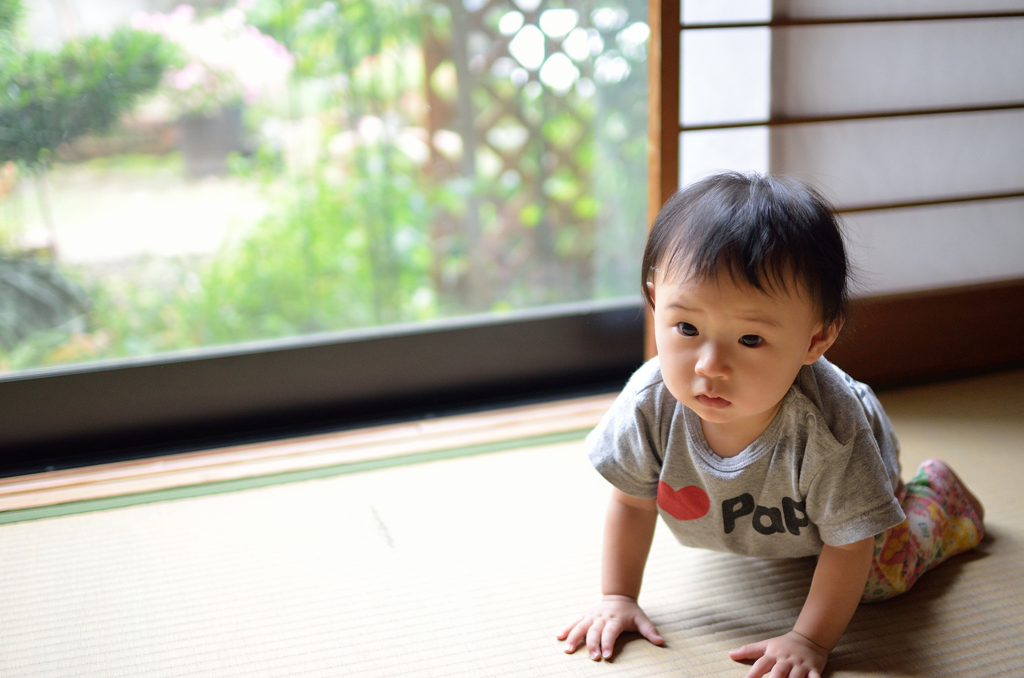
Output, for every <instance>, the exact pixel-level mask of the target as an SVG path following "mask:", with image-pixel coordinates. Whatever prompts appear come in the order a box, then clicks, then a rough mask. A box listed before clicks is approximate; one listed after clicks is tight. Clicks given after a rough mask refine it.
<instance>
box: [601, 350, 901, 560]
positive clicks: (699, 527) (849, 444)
mask: <svg viewBox="0 0 1024 678" xmlns="http://www.w3.org/2000/svg"><path fill="white" fill-rule="evenodd" d="M586 445H587V451H588V454H589V456H590V460H591V462H592V463H593V464H594V466H595V468H597V470H598V471H599V472H600V473H601V474H602V475H603V476H604V477H605V478H606V479H607V480H608V481H609V482H611V483H612V484H613V485H614V486H615V487H617V488H618V489H620V490H622V491H623V492H625V493H626V494H629V495H633V496H635V497H643V498H654V497H657V498H658V511H659V513H660V514H661V517H662V518H663V519H664V521H665V523H666V524H667V525H668V526H669V528H670V529H671V530H672V532H673V534H675V536H676V538H677V539H678V540H679V541H680V542H681V543H682V544H684V545H686V546H694V547H699V548H707V549H714V550H718V551H729V552H732V553H739V554H742V555H749V556H758V557H762V558H795V557H802V556H809V555H815V554H817V553H820V552H821V548H822V544H823V543H825V544H832V545H836V546H838V545H842V544H850V543H853V542H855V541H859V540H861V539H865V538H867V537H870V536H872V535H875V534H877V533H879V532H884V531H885V530H887V529H889V528H890V527H893V526H894V525H897V524H899V523H900V522H902V521H903V519H904V514H903V509H902V508H901V507H900V502H899V500H898V499H897V498H896V492H897V488H898V487H899V485H900V482H901V481H900V468H899V443H898V442H897V440H896V436H895V434H894V433H893V430H892V425H891V424H890V423H889V419H888V417H887V416H886V415H885V412H884V411H883V410H882V405H881V403H879V402H878V398H877V397H876V396H875V394H874V393H873V392H872V391H871V389H870V388H869V387H868V386H866V385H865V384H862V383H860V382H858V381H855V380H853V379H852V378H850V377H849V376H848V375H847V374H846V373H844V372H843V371H842V370H840V369H839V368H838V367H835V366H834V365H832V364H831V363H830V362H828V361H827V360H825V359H824V358H821V359H820V360H818V361H817V362H815V363H814V364H813V365H808V366H804V367H803V368H801V370H800V373H799V374H798V375H797V378H796V381H795V382H794V384H793V386H792V387H791V388H790V389H789V392H788V393H787V394H786V396H785V398H784V399H783V401H782V407H780V408H779V412H778V414H777V415H776V416H775V419H774V420H773V421H772V423H771V424H770V425H769V426H768V428H767V429H766V430H765V431H764V433H762V434H761V435H760V437H758V439H757V440H755V441H754V442H753V443H751V444H750V446H749V447H747V448H746V449H745V450H743V451H742V452H740V453H739V454H738V455H736V456H734V457H727V458H726V457H719V456H718V455H717V454H715V453H714V452H712V451H711V449H710V448H709V447H708V444H707V441H706V440H705V439H704V432H703V430H702V428H701V423H700V418H699V417H698V416H697V415H696V414H695V413H694V412H693V410H691V409H689V408H687V407H685V406H683V405H682V404H680V403H679V402H678V401H677V400H676V399H675V398H674V397H673V396H672V394H671V393H669V391H668V389H667V388H666V387H665V383H664V382H663V381H662V378H661V366H660V364H659V362H658V359H657V358H654V359H652V360H650V361H648V362H647V363H646V364H644V365H643V366H642V367H641V368H640V369H639V370H637V371H636V373H634V374H633V376H632V377H631V378H630V380H629V382H628V383H627V384H626V387H625V388H624V389H623V390H622V393H620V394H619V396H618V398H616V400H615V402H614V404H613V405H612V407H611V409H610V410H609V411H608V413H607V414H606V415H605V416H604V418H603V419H602V420H601V423H600V424H599V425H598V426H597V428H595V429H594V430H593V431H592V432H591V433H590V435H589V436H587V440H586Z"/></svg>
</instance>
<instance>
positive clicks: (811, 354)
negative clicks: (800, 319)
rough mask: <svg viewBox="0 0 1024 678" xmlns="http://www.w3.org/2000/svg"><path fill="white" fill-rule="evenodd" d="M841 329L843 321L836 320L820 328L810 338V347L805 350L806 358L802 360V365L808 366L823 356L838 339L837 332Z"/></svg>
mask: <svg viewBox="0 0 1024 678" xmlns="http://www.w3.org/2000/svg"><path fill="white" fill-rule="evenodd" d="M841 329H843V321H842V320H836V321H835V322H834V323H831V324H829V325H825V326H824V327H822V328H820V329H819V330H818V331H817V332H816V333H815V334H814V335H813V336H812V337H811V345H810V347H809V348H808V349H807V356H806V357H805V358H804V365H810V364H811V363H813V362H814V361H815V360H817V359H818V358H820V357H821V356H823V355H825V351H827V350H828V349H829V348H830V347H831V346H832V344H834V343H835V341H836V338H838V337H839V330H841Z"/></svg>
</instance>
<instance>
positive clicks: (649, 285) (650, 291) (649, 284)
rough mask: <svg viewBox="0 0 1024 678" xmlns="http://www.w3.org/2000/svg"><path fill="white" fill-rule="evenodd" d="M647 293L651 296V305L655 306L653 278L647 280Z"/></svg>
mask: <svg viewBox="0 0 1024 678" xmlns="http://www.w3.org/2000/svg"><path fill="white" fill-rule="evenodd" d="M647 294H648V295H649V296H650V299H651V306H654V281H653V280H648V281H647Z"/></svg>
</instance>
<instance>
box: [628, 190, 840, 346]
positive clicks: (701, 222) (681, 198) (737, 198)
mask: <svg viewBox="0 0 1024 678" xmlns="http://www.w3.org/2000/svg"><path fill="white" fill-rule="evenodd" d="M723 268H724V269H725V270H727V271H728V272H729V273H730V274H731V275H732V277H733V280H735V281H736V282H737V283H740V282H746V283H747V284H749V285H751V286H752V287H754V288H755V289H757V290H760V291H762V292H766V293H771V292H774V291H777V290H784V291H785V287H786V281H787V280H789V279H790V278H789V275H795V276H796V278H797V279H798V280H800V281H801V282H803V284H804V285H805V287H806V290H807V291H808V292H809V293H810V295H811V300H812V302H813V303H814V304H815V307H816V310H817V312H818V315H819V318H820V320H821V321H822V322H823V323H824V325H825V326H828V325H831V324H832V323H833V322H835V321H837V320H842V319H843V318H844V317H845V315H846V306H847V300H848V286H849V277H850V270H849V264H848V262H847V260H846V248H845V246H844V244H843V235H842V232H841V230H840V227H839V221H838V219H837V217H836V213H835V210H834V209H833V207H832V206H831V205H830V204H829V202H828V201H827V200H826V199H825V198H824V197H822V195H821V194H820V193H818V192H817V191H816V190H814V189H813V188H811V187H810V186H808V185H806V184H804V183H803V182H801V181H798V180H796V179H792V178H787V177H780V176H772V175H761V174H756V173H751V174H741V173H739V172H725V173H722V174H716V175H714V176H711V177H708V178H706V179H703V180H701V181H699V182H697V183H695V184H692V185H690V186H688V187H687V188H685V189H683V190H681V191H677V192H676V193H675V194H673V195H672V197H671V198H669V199H668V202H666V203H665V206H664V207H662V208H661V211H660V212H659V213H658V216H657V218H656V219H655V220H654V226H653V227H652V228H651V233H650V235H649V236H648V238H647V247H646V248H645V249H644V259H643V270H642V277H643V280H642V291H643V294H644V297H645V298H646V299H647V303H648V304H650V305H651V307H652V308H653V307H654V299H653V297H652V296H651V293H650V291H649V290H648V286H647V283H649V282H653V280H654V277H655V274H656V272H657V271H658V270H659V269H660V270H661V271H662V272H663V273H665V272H671V273H668V275H667V277H668V278H669V279H670V280H671V279H673V278H675V277H677V276H678V278H677V279H679V280H685V279H689V278H691V277H692V278H695V279H697V280H714V279H715V278H717V276H718V275H719V273H720V272H721V271H722V270H723ZM788 291H792V290H788Z"/></svg>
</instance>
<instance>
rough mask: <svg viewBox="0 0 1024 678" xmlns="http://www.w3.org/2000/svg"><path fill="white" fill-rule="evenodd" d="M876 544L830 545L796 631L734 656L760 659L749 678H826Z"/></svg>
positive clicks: (823, 553) (817, 569)
mask: <svg viewBox="0 0 1024 678" xmlns="http://www.w3.org/2000/svg"><path fill="white" fill-rule="evenodd" d="M874 544H875V540H874V537H868V538H867V539H863V540H861V541H858V542H854V543H852V544H846V545H844V546H829V545H827V544H826V545H825V547H824V548H823V549H822V551H821V556H820V557H819V558H818V565H817V567H815V569H814V577H813V579H811V591H810V593H808V594H807V601H806V602H805V603H804V607H803V610H801V612H800V616H799V617H798V618H797V620H796V624H795V625H794V626H793V630H792V631H790V632H789V633H787V634H786V635H784V636H779V637H777V638H772V639H770V640H764V641H761V642H760V643H753V644H751V645H744V646H743V647H741V648H739V649H738V650H733V651H732V652H730V653H729V656H730V657H731V658H732V659H735V660H742V659H756V660H757V661H755V662H754V665H753V666H752V667H751V669H750V671H749V672H748V673H747V678H760V677H761V676H764V675H766V674H767V673H768V672H769V671H771V675H772V678H775V677H776V676H780V677H781V676H789V677H790V678H804V677H813V678H820V676H821V671H822V670H823V669H824V668H825V662H826V661H827V660H828V653H829V652H831V651H832V649H833V648H834V647H835V646H836V643H838V642H839V637H840V636H842V635H843V631H845V630H846V626H847V625H848V624H849V623H850V619H851V618H852V617H853V613H854V611H856V609H857V605H858V604H859V603H860V597H861V595H862V594H863V592H864V583H865V582H866V581H867V578H868V572H869V571H870V568H871V558H872V556H873V555H874ZM773 667H774V669H775V670H773Z"/></svg>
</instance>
